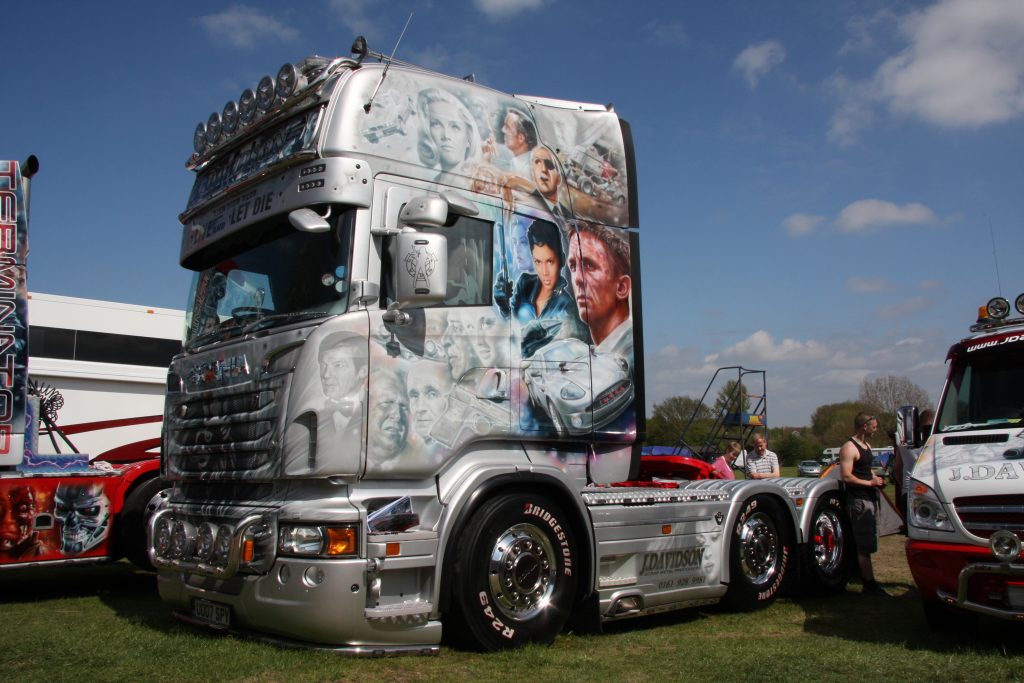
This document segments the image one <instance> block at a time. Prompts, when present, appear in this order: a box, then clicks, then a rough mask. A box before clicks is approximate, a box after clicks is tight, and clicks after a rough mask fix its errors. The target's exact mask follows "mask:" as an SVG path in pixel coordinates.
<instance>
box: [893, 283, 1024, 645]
mask: <svg viewBox="0 0 1024 683" xmlns="http://www.w3.org/2000/svg"><path fill="white" fill-rule="evenodd" d="M1015 308H1016V312H1017V313H1018V314H1019V317H1010V316H1009V314H1010V312H1011V309H1010V305H1009V302H1008V301H1007V300H1006V299H1003V298H1001V297H997V298H995V299H992V300H991V301H990V302H989V303H988V305H987V306H984V307H982V308H981V309H980V311H979V318H978V322H977V324H975V325H974V326H972V327H971V331H972V333H973V334H972V335H971V336H969V337H966V338H964V339H962V340H961V341H959V342H957V343H956V344H954V345H953V346H952V347H951V348H950V350H949V353H948V355H947V362H948V364H949V373H948V377H947V379H946V383H945V386H944V388H943V391H942V396H941V399H940V401H939V407H938V410H937V411H936V417H935V423H934V426H933V429H932V432H931V435H930V436H928V438H927V440H926V441H925V442H924V444H923V445H922V447H921V451H920V455H919V456H918V459H917V462H916V464H915V465H914V469H913V473H912V475H911V476H912V478H911V482H910V490H909V492H908V508H907V510H908V512H907V527H908V536H909V539H908V541H907V559H908V562H909V564H910V569H911V572H912V574H913V576H914V580H915V582H916V583H917V585H918V588H919V589H920V591H921V597H922V600H923V601H924V609H925V614H926V616H927V618H928V620H929V622H930V623H931V624H932V625H933V626H936V627H945V626H949V625H952V624H956V623H962V622H963V621H968V620H971V619H973V618H975V617H976V616H977V615H987V616H991V617H996V618H1001V619H1012V620H1021V619H1024V561H1022V558H1021V540H1022V539H1024V492H1022V491H1024V489H1022V487H1021V480H1022V479H1024V294H1022V295H1021V296H1018V297H1017V299H1016V301H1015ZM910 415H911V416H912V414H910ZM903 424H904V425H905V426H906V429H907V430H908V433H909V434H912V433H913V432H914V431H916V430H917V425H916V424H914V420H913V418H912V417H911V419H908V420H904V421H903Z"/></svg>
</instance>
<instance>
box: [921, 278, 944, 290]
mask: <svg viewBox="0 0 1024 683" xmlns="http://www.w3.org/2000/svg"><path fill="white" fill-rule="evenodd" d="M917 286H918V288H919V289H923V290H930V289H942V280H921V281H920V282H919V283H917Z"/></svg>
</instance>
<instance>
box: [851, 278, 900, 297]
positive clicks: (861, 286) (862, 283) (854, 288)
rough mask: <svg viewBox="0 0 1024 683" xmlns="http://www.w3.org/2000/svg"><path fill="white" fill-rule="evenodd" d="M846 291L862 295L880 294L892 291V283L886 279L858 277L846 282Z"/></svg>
mask: <svg viewBox="0 0 1024 683" xmlns="http://www.w3.org/2000/svg"><path fill="white" fill-rule="evenodd" d="M846 289H848V290H849V291H851V292H859V293H861V294H878V293H880V292H888V291H890V290H891V289H892V283H890V282H889V281H888V280H886V279H885V278H884V277H858V276H854V277H851V278H849V279H848V280H847V281H846Z"/></svg>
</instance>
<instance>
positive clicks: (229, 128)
mask: <svg viewBox="0 0 1024 683" xmlns="http://www.w3.org/2000/svg"><path fill="white" fill-rule="evenodd" d="M221 125H222V126H223V127H224V134H225V135H234V134H235V131H236V130H238V103H237V102H235V101H234V100H230V101H229V102H228V103H227V104H225V105H224V111H223V112H221Z"/></svg>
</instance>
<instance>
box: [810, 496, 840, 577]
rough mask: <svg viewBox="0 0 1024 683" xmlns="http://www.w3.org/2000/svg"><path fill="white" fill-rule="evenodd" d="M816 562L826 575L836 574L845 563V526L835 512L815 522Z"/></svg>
mask: <svg viewBox="0 0 1024 683" xmlns="http://www.w3.org/2000/svg"><path fill="white" fill-rule="evenodd" d="M814 562H815V564H816V565H817V566H818V569H820V570H821V571H822V572H823V573H825V574H834V573H835V572H836V571H837V570H838V569H839V566H840V565H841V564H842V562H843V526H842V524H840V523H839V515H838V514H836V512H835V511H833V510H824V511H822V512H821V513H820V514H819V515H818V517H817V519H815V520H814Z"/></svg>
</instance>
